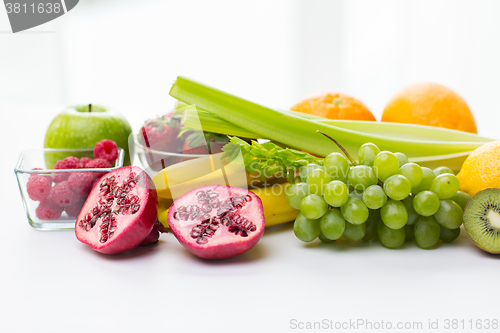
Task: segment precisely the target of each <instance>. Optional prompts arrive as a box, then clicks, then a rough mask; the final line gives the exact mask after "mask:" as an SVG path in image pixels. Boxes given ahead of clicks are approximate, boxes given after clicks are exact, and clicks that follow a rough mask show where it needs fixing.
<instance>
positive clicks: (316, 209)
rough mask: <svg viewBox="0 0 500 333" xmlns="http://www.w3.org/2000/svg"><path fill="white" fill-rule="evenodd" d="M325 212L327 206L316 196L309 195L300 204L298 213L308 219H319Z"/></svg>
mask: <svg viewBox="0 0 500 333" xmlns="http://www.w3.org/2000/svg"><path fill="white" fill-rule="evenodd" d="M327 210H328V204H327V203H326V201H325V200H324V199H323V197H320V196H319V195H317V194H309V195H308V196H306V197H304V199H302V201H301V202H300V213H301V214H302V215H304V216H305V217H306V218H308V219H319V218H320V217H321V216H323V215H325V213H326V211H327Z"/></svg>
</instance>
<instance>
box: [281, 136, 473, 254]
mask: <svg viewBox="0 0 500 333" xmlns="http://www.w3.org/2000/svg"><path fill="white" fill-rule="evenodd" d="M322 134H323V133H322ZM330 139H331V140H333V139H332V138H330ZM333 141H334V142H335V143H336V144H337V145H338V146H339V148H340V149H341V150H342V151H343V152H344V154H340V153H338V152H333V153H331V154H330V155H328V156H327V157H325V159H324V161H323V166H321V165H319V164H314V163H310V164H308V165H306V166H303V167H302V168H301V169H300V176H299V177H298V180H299V181H298V182H297V183H295V184H292V185H291V186H290V187H289V188H288V190H287V193H286V197H287V201H288V203H289V204H290V205H291V206H292V207H294V208H296V209H299V210H300V214H299V216H298V217H297V218H296V220H295V222H294V233H295V235H296V237H297V238H298V239H300V240H302V241H304V242H311V241H313V240H315V239H317V238H319V239H320V241H321V242H323V243H334V242H335V241H336V240H338V239H340V238H342V237H343V238H344V239H346V240H348V241H360V240H363V241H371V240H374V239H378V240H379V241H380V243H382V245H383V246H385V247H387V248H390V249H394V248H400V247H402V246H403V245H404V244H405V243H406V242H410V241H413V240H415V243H416V244H417V245H418V246H419V247H421V248H423V249H432V248H435V247H436V246H437V245H438V244H439V242H440V240H441V241H443V242H452V241H454V240H455V239H456V238H457V237H458V236H459V235H460V226H461V225H462V215H463V209H464V207H465V204H466V203H467V202H468V200H469V199H470V196H469V195H468V194H466V193H464V192H461V191H459V186H460V183H459V180H458V178H457V177H456V176H455V175H454V174H453V172H452V171H451V170H450V169H449V168H447V167H439V168H437V169H435V170H431V169H429V168H426V167H421V166H419V165H418V164H416V163H412V162H409V161H408V158H407V157H406V155H404V154H403V153H400V152H394V153H393V152H390V151H386V150H380V149H379V148H378V147H377V146H376V145H375V144H373V143H365V144H363V145H362V146H361V147H360V148H359V152H358V157H359V162H357V161H355V160H354V159H352V157H351V156H350V155H349V153H348V152H347V151H346V150H345V149H344V148H343V147H342V146H341V145H339V144H338V143H337V142H336V141H335V140H333Z"/></svg>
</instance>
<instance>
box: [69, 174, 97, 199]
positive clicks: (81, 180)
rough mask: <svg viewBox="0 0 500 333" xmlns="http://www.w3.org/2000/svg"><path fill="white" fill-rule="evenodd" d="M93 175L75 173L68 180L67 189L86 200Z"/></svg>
mask: <svg viewBox="0 0 500 333" xmlns="http://www.w3.org/2000/svg"><path fill="white" fill-rule="evenodd" d="M93 182H94V175H93V174H92V173H91V172H75V173H72V174H71V175H70V176H69V178H68V184H69V187H70V188H71V190H72V191H73V192H75V193H76V194H78V195H79V196H80V197H82V198H86V197H87V196H88V195H89V193H90V190H91V189H92V183H93Z"/></svg>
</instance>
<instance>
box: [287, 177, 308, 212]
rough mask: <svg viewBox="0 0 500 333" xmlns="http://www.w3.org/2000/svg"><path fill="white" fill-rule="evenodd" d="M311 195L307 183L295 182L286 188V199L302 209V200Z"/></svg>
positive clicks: (294, 206)
mask: <svg viewBox="0 0 500 333" xmlns="http://www.w3.org/2000/svg"><path fill="white" fill-rule="evenodd" d="M307 195H309V190H308V188H307V184H306V183H295V184H292V185H290V186H288V188H287V189H286V201H288V203H289V204H290V206H292V207H293V208H295V209H300V202H301V201H302V199H304V197H306V196H307Z"/></svg>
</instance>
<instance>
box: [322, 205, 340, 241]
mask: <svg viewBox="0 0 500 333" xmlns="http://www.w3.org/2000/svg"><path fill="white" fill-rule="evenodd" d="M319 227H320V229H321V233H322V234H323V235H324V236H325V237H326V238H329V239H332V240H336V239H339V238H340V237H341V236H342V234H343V233H344V229H345V220H344V217H343V216H342V213H341V212H340V210H339V209H338V208H332V209H330V210H328V212H326V214H325V215H323V216H322V217H321V219H320V220H319Z"/></svg>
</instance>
